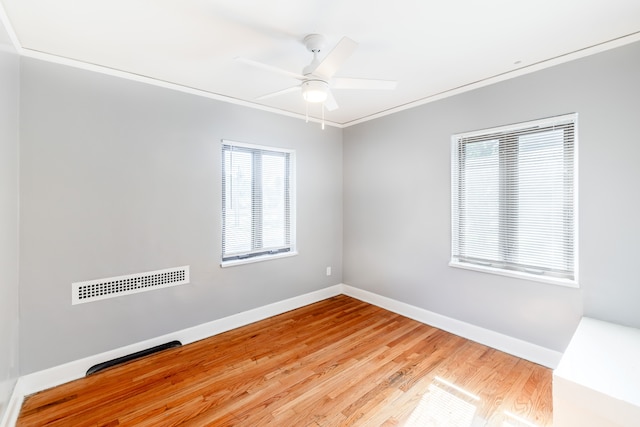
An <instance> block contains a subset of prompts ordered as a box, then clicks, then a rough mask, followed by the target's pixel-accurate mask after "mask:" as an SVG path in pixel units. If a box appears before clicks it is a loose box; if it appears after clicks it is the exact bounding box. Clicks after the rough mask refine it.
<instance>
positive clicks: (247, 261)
mask: <svg viewBox="0 0 640 427" xmlns="http://www.w3.org/2000/svg"><path fill="white" fill-rule="evenodd" d="M296 255H298V252H296V251H292V252H283V253H281V254H275V255H262V256H256V257H251V258H246V259H235V260H233V261H222V262H221V263H220V267H222V268H226V267H235V266H236V265H243V264H253V263H254V262H262V261H269V260H272V259H278V258H288V257H292V256H296Z"/></svg>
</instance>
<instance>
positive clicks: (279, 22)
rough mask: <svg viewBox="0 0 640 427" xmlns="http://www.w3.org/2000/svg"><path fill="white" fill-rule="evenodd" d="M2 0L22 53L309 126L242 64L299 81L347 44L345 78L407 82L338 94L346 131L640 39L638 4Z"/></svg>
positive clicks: (638, 0)
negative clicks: (317, 42) (314, 62)
mask: <svg viewBox="0 0 640 427" xmlns="http://www.w3.org/2000/svg"><path fill="white" fill-rule="evenodd" d="M0 1H1V3H2V5H3V6H4V9H5V13H6V16H7V17H8V22H9V24H10V27H11V28H12V29H13V32H14V33H15V39H16V40H15V41H16V43H17V44H18V48H19V50H20V52H21V53H22V54H23V55H26V56H34V57H39V58H43V59H48V60H53V61H58V62H64V63H70V64H72V65H78V66H84V67H87V65H86V64H91V66H92V67H93V66H99V67H97V69H98V70H102V71H105V72H113V73H115V74H118V75H122V73H121V72H126V73H131V74H132V75H133V77H134V78H137V79H143V80H146V78H150V79H154V80H157V81H158V83H159V84H163V85H169V86H172V85H173V84H175V85H180V86H184V87H186V88H189V90H196V91H202V92H204V94H205V95H206V96H212V97H214V98H217V99H224V100H228V101H231V102H240V103H250V105H252V106H256V107H258V108H266V109H269V110H273V111H277V112H280V113H284V114H288V115H294V116H300V117H303V116H304V115H305V104H304V102H303V100H302V97H301V96H300V93H296V92H293V93H288V94H285V95H282V96H279V97H274V98H269V99H266V100H262V101H257V100H256V98H257V97H259V96H261V95H264V94H267V93H270V92H274V91H277V90H280V89H284V88H287V87H290V86H293V85H295V84H297V83H298V81H297V80H295V79H293V78H290V77H287V76H283V75H280V74H277V73H274V72H270V71H267V70H264V69H259V68H255V67H250V66H248V65H246V64H244V63H241V62H239V61H237V60H235V58H236V57H238V56H240V57H244V58H249V59H252V60H256V61H260V62H263V63H266V64H270V65H273V66H275V67H279V68H282V69H286V70H290V71H293V72H295V73H301V72H302V68H303V67H304V66H305V65H307V64H308V63H309V62H310V61H311V59H312V56H311V54H310V53H309V52H307V51H306V49H305V47H304V45H303V43H302V39H303V38H304V36H305V35H307V34H310V33H320V34H323V35H324V36H326V38H327V40H328V44H329V46H333V45H335V44H336V43H338V41H339V40H340V39H341V38H342V37H343V36H348V37H349V38H351V39H353V40H355V41H356V42H358V43H359V47H358V49H357V50H356V51H355V53H354V54H353V55H351V56H350V57H349V58H348V59H347V60H346V61H345V62H344V64H343V66H342V67H341V68H340V70H339V71H338V72H337V73H336V77H359V78H370V79H385V80H397V81H398V87H397V89H396V90H394V91H364V90H343V89H336V90H334V91H333V93H334V96H335V99H336V100H337V102H338V104H339V105H340V108H339V109H337V110H335V111H332V112H326V120H327V122H328V123H329V124H333V125H337V126H348V125H350V124H353V123H358V122H361V121H364V120H367V119H369V118H372V117H376V116H380V115H382V114H387V113H388V112H393V111H398V110H399V109H403V108H407V107H410V106H414V105H419V104H421V103H424V102H428V101H429V100H433V99H437V98H439V97H442V96H446V95H447V94H451V93H456V92H459V91H461V90H465V89H468V88H472V87H478V86H479V85H483V84H487V83H490V82H494V81H498V80H501V79H504V78H509V77H511V76H515V75H519V74H522V73H524V72H529V71H533V70H536V69H540V68H542V67H545V66H549V65H554V64H557V63H559V62H563V61H566V60H569V59H573V58H576V57H580V56H584V55H586V54H590V53H595V52H598V51H601V50H604V49H607V48H611V47H615V46H618V45H621V44H625V43H629V42H632V41H637V40H640V0H484V1H480V0H447V1H443V0H440V1H436V0H395V1H383V0H342V1H337V0H308V1H302V0H271V1H266V0H262V1H260V0H253V1H240V0H83V1H78V0H57V1H51V0H0ZM328 51H329V50H325V52H328ZM102 67H104V68H103V69H102ZM93 68H96V67H93ZM320 110H321V109H320V107H319V106H318V105H311V108H310V110H309V114H310V115H312V116H315V117H320V116H321V114H320Z"/></svg>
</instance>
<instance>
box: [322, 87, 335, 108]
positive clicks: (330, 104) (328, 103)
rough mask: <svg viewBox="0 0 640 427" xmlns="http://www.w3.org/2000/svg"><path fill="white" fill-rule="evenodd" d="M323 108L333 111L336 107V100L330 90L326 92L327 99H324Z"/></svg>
mask: <svg viewBox="0 0 640 427" xmlns="http://www.w3.org/2000/svg"><path fill="white" fill-rule="evenodd" d="M324 108H326V109H327V111H333V110H337V109H338V103H337V102H336V99H335V98H334V97H333V94H332V93H331V91H329V92H328V93H327V99H326V100H325V101H324Z"/></svg>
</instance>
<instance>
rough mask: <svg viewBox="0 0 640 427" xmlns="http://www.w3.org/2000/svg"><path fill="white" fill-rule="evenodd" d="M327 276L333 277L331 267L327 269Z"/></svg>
mask: <svg viewBox="0 0 640 427" xmlns="http://www.w3.org/2000/svg"><path fill="white" fill-rule="evenodd" d="M327 276H331V267H327Z"/></svg>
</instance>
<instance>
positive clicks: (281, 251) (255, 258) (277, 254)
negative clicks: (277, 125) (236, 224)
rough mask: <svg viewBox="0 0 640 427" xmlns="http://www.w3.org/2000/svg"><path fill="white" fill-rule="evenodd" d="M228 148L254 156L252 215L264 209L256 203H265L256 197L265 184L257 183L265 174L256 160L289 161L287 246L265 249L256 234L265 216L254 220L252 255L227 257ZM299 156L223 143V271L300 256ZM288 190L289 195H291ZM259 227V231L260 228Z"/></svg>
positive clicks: (262, 147) (286, 194)
mask: <svg viewBox="0 0 640 427" xmlns="http://www.w3.org/2000/svg"><path fill="white" fill-rule="evenodd" d="M228 147H233V148H234V149H237V150H238V151H240V152H245V153H247V152H248V153H251V154H252V156H253V159H252V170H253V173H252V183H251V187H252V197H251V204H252V212H253V213H255V212H258V213H262V209H263V206H262V204H260V205H259V206H258V207H256V206H255V204H256V199H258V200H262V195H260V196H258V197H256V195H255V193H254V192H255V191H257V190H260V189H261V182H257V181H260V180H256V179H255V177H256V176H257V174H259V173H260V172H261V169H260V168H261V166H260V164H259V163H256V162H255V158H256V157H260V156H261V155H262V154H263V153H272V154H275V155H282V156H283V157H285V158H286V159H287V161H286V164H285V175H286V182H287V183H286V185H285V196H284V198H285V204H288V213H289V215H288V216H285V218H284V219H285V222H286V226H285V227H286V228H288V237H289V242H288V244H285V245H284V246H282V247H280V248H277V249H269V248H264V247H262V235H255V233H254V231H256V230H259V232H260V233H262V230H263V229H262V217H261V215H258V216H254V217H253V218H252V224H253V226H252V235H251V241H252V243H251V245H252V249H251V251H250V252H249V253H243V254H237V255H233V254H229V255H226V256H225V252H224V251H225V227H226V224H225V218H226V215H225V209H226V205H225V203H226V191H227V190H226V176H225V174H226V170H225V153H226V152H227V151H229V148H228ZM295 165H296V156H295V150H293V149H286V148H280V147H272V146H264V145H258V144H249V143H244V142H238V141H231V140H225V139H223V140H222V144H221V162H220V166H221V174H220V176H221V203H222V205H221V209H220V213H221V217H220V222H221V224H220V225H221V246H220V248H221V256H220V259H221V262H220V266H221V267H231V266H235V265H242V264H249V263H255V262H262V261H268V260H272V259H278V258H286V257H291V256H295V255H298V252H297V250H296V168H295ZM287 190H288V191H287ZM256 225H258V227H256Z"/></svg>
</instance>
